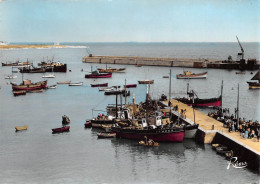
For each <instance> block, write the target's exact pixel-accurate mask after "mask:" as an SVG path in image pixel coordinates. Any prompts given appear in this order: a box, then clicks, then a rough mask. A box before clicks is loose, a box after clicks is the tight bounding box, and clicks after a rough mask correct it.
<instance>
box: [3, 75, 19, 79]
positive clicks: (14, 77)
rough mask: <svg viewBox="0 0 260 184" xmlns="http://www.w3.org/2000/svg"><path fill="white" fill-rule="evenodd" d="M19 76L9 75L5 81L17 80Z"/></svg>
mask: <svg viewBox="0 0 260 184" xmlns="http://www.w3.org/2000/svg"><path fill="white" fill-rule="evenodd" d="M16 78H17V76H16V75H7V76H5V79H16Z"/></svg>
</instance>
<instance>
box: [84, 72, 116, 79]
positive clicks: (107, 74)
mask: <svg viewBox="0 0 260 184" xmlns="http://www.w3.org/2000/svg"><path fill="white" fill-rule="evenodd" d="M110 77H112V73H100V74H86V75H85V78H110Z"/></svg>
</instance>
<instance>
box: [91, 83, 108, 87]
mask: <svg viewBox="0 0 260 184" xmlns="http://www.w3.org/2000/svg"><path fill="white" fill-rule="evenodd" d="M90 85H91V87H92V88H94V87H107V86H108V83H104V84H90Z"/></svg>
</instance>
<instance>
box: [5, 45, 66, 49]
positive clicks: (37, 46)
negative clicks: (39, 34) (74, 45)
mask: <svg viewBox="0 0 260 184" xmlns="http://www.w3.org/2000/svg"><path fill="white" fill-rule="evenodd" d="M65 47H66V46H65V45H0V49H24V48H28V49H36V48H65Z"/></svg>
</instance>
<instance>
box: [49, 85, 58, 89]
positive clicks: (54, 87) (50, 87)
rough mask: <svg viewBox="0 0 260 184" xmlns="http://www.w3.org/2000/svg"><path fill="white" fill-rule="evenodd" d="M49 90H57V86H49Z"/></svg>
mask: <svg viewBox="0 0 260 184" xmlns="http://www.w3.org/2000/svg"><path fill="white" fill-rule="evenodd" d="M47 88H48V89H56V88H57V85H52V86H48V87H47Z"/></svg>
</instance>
